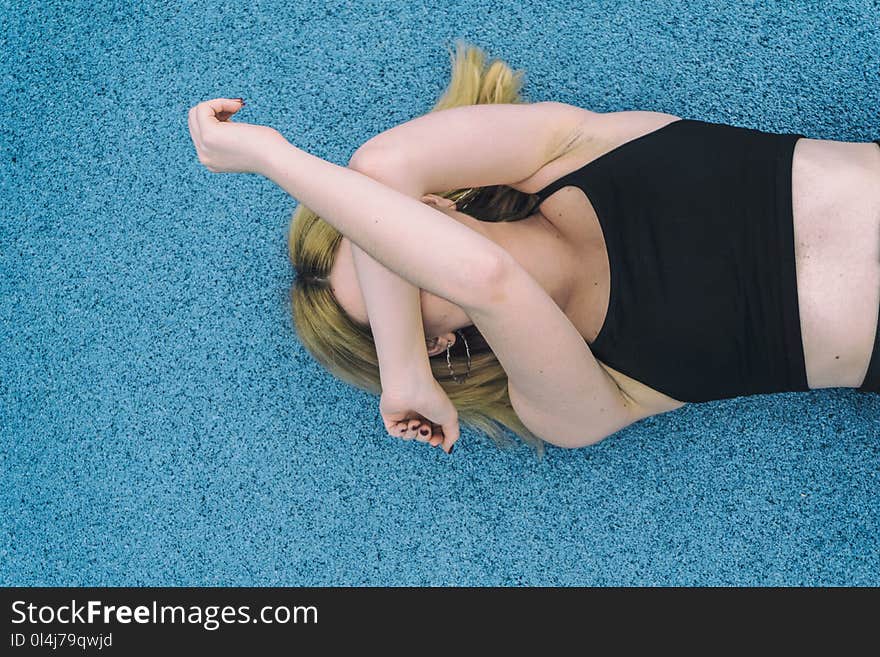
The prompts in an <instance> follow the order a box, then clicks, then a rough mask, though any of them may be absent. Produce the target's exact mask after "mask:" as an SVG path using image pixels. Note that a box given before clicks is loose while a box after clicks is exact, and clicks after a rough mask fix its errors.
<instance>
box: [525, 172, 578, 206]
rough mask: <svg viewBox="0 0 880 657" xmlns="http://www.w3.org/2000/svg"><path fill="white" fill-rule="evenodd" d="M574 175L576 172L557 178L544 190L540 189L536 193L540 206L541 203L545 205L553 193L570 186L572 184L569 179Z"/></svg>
mask: <svg viewBox="0 0 880 657" xmlns="http://www.w3.org/2000/svg"><path fill="white" fill-rule="evenodd" d="M573 173H575V172H574V171H573V172H572V173H568V174H566V175H564V176H562V177H561V178H557V179H556V180H554V181H553V182H552V183H550V184H549V185H547V186H546V187H544V189H540V190H538V191H537V192H535V195H536V196H537V197H538V204H539V205H540V204H541V203H543V202H544V201H545V199H546V198H547V197H548V196H550V195H551V194H552V193H553V192H555V191H557V190H558V189H560V188H561V187H565V186H566V185H570V184H571V183H570V182H569V179H570V178H571V177H572V174H573Z"/></svg>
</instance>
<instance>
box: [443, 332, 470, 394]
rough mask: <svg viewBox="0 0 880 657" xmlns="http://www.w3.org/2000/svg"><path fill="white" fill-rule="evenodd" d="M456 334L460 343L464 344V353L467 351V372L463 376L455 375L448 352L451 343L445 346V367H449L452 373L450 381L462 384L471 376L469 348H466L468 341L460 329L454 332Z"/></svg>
mask: <svg viewBox="0 0 880 657" xmlns="http://www.w3.org/2000/svg"><path fill="white" fill-rule="evenodd" d="M455 332H456V333H458V335H459V337H461V340H462V342H464V348H465V351H467V372H465V374H464V376H462V377H458V376H456V375H455V370H454V369H453V368H452V359H451V358H450V356H449V350H450V349H451V348H452V343H451V342H448V343H447V344H446V365H448V366H449V371H450V372H451V373H452V380H453V381H455V382H456V383H464V382H465V381H466V380H467V378H468V377H469V376H470V375H471V348H470V346H468V341H467V339H466V338H465V337H464V333H462V332H461V329H458V330H456V331H455Z"/></svg>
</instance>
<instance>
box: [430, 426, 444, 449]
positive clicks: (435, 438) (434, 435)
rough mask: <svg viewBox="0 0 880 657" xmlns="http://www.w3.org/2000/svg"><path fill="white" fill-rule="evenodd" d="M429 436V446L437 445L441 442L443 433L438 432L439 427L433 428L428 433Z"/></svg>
mask: <svg viewBox="0 0 880 657" xmlns="http://www.w3.org/2000/svg"><path fill="white" fill-rule="evenodd" d="M429 437H430V440H428V442H429V443H430V445H431V447H438V446H439V445H442V444H443V434H442V433H440V427H437V428H435V429H434V430H433V431H432V432H431V433H430V434H429Z"/></svg>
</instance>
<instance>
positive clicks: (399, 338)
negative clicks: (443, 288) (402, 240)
mask: <svg viewBox="0 0 880 657" xmlns="http://www.w3.org/2000/svg"><path fill="white" fill-rule="evenodd" d="M349 166H351V165H349ZM364 173H365V172H364ZM373 178H374V179H377V178H376V177H375V176H373ZM380 182H384V181H382V180H380ZM395 189H397V190H398V191H400V192H402V193H407V191H408V190H407V188H406V186H405V185H398V186H395ZM410 191H411V190H410ZM407 195H408V196H411V197H412V196H415V195H414V194H411V193H410V194H407ZM402 246H403V248H406V245H402ZM351 254H352V261H353V263H354V269H355V273H356V275H357V279H358V283H359V285H360V289H361V294H362V296H363V299H364V305H365V307H366V311H367V317H368V318H369V322H370V329H371V331H372V332H373V340H374V342H375V344H376V355H377V356H378V359H379V375H380V380H381V385H382V390H383V392H387V391H394V390H400V391H401V392H406V391H409V390H412V389H414V388H416V387H418V386H419V385H420V384H421V383H422V382H423V381H425V380H426V378H431V377H432V376H433V374H432V373H431V366H430V363H429V361H428V350H427V347H426V346H425V331H424V326H423V324H422V308H421V302H420V295H419V288H417V287H416V286H415V285H413V284H412V283H410V282H409V281H407V280H406V279H404V278H402V277H401V276H400V275H398V274H397V273H395V272H394V271H392V270H391V269H388V267H386V266H385V265H383V264H382V263H381V262H379V261H378V260H376V259H375V258H373V257H372V256H370V254H368V253H366V252H365V251H364V250H363V249H361V248H360V247H359V246H358V245H357V244H355V243H354V242H352V244H351Z"/></svg>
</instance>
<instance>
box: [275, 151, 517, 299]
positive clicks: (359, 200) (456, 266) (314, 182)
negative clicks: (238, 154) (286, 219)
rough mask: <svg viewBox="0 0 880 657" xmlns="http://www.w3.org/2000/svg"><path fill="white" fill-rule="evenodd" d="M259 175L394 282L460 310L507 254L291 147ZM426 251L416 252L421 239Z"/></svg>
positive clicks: (452, 222) (410, 202)
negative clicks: (331, 228) (336, 232)
mask: <svg viewBox="0 0 880 657" xmlns="http://www.w3.org/2000/svg"><path fill="white" fill-rule="evenodd" d="M262 158H263V160H262V166H261V168H260V169H261V170H260V173H262V174H263V175H265V176H266V177H267V178H269V179H270V180H272V181H273V182H274V183H276V184H277V185H279V186H280V187H281V188H282V189H284V191H286V192H287V193H288V194H290V195H291V196H293V197H295V198H296V199H298V200H300V201H301V202H302V203H304V204H305V205H307V206H308V207H309V208H311V209H312V210H314V211H315V212H316V213H317V214H318V215H320V216H321V217H322V218H323V219H324V220H325V221H327V222H328V223H329V224H331V225H332V226H334V227H335V228H336V229H337V230H339V232H341V233H342V234H343V235H345V236H346V237H347V238H348V239H349V240H351V241H352V242H353V243H355V244H357V245H358V246H359V247H361V248H362V249H363V250H364V251H365V252H366V253H368V254H370V255H371V256H372V257H373V258H375V259H376V260H378V261H380V262H382V263H384V264H385V265H386V266H387V267H388V268H390V269H391V270H392V271H394V272H395V273H397V274H398V275H399V276H401V277H402V278H404V279H405V280H407V281H409V282H410V283H412V284H414V285H416V286H417V287H419V288H422V289H425V290H428V291H429V292H431V293H432V294H436V295H437V296H440V297H443V298H445V299H449V300H450V301H452V302H453V303H456V304H458V305H460V306H462V307H465V306H470V305H472V304H473V303H474V302H475V300H476V298H478V297H479V296H480V295H481V294H482V292H481V290H482V289H483V288H484V286H485V285H488V284H489V282H490V281H492V280H493V279H494V277H495V276H496V274H497V272H498V271H499V270H500V268H501V264H502V262H503V261H504V260H505V259H506V257H507V254H506V252H505V251H504V250H503V249H502V248H501V247H499V246H498V245H497V244H495V243H494V242H493V241H492V240H490V239H488V238H486V237H484V236H483V235H481V234H479V233H478V232H476V231H474V230H471V229H470V228H468V227H467V226H464V225H462V224H460V223H459V222H457V221H455V220H454V219H451V218H450V217H447V216H446V215H445V214H443V213H442V212H440V211H439V210H435V209H434V208H431V207H429V206H427V205H425V204H424V203H420V202H419V201H417V200H415V199H413V198H410V197H409V196H407V195H406V194H403V193H402V192H399V191H397V190H395V189H392V188H390V187H387V186H385V185H383V184H382V183H380V182H378V181H376V180H373V179H372V178H370V177H368V176H366V175H364V174H362V173H359V172H357V171H354V170H352V169H348V168H346V167H342V166H339V165H337V164H334V163H332V162H328V161H326V160H322V159H321V158H319V157H317V156H314V155H311V154H310V153H307V152H305V151H303V150H301V149H299V148H297V147H296V146H294V145H292V144H290V143H289V142H284V143H283V144H278V145H273V146H272V147H271V148H269V149H268V151H267V152H265V153H264V154H263V156H262ZM427 234H430V235H432V238H431V240H432V246H433V248H431V249H425V250H418V251H417V250H415V249H413V248H406V247H408V246H409V247H411V246H412V245H417V244H420V243H421V241H422V240H423V239H424V235H427Z"/></svg>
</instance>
